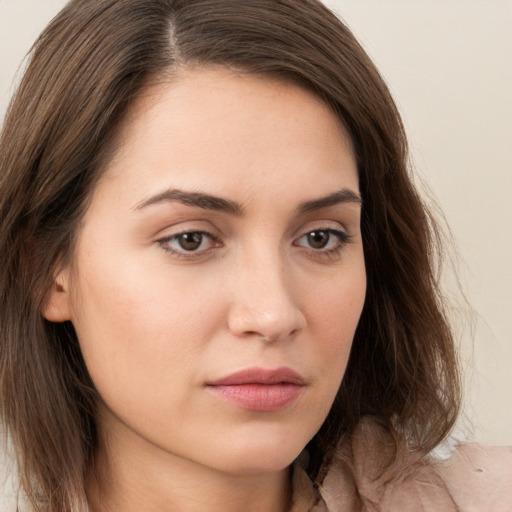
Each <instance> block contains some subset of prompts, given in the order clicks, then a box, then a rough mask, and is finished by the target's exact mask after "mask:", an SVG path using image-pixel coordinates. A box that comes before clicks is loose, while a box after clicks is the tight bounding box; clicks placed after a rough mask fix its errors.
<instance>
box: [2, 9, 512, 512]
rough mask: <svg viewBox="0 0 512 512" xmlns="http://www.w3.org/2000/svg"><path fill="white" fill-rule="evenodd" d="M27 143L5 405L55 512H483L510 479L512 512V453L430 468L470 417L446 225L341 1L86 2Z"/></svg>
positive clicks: (31, 118) (31, 79)
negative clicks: (446, 280) (449, 298)
mask: <svg viewBox="0 0 512 512" xmlns="http://www.w3.org/2000/svg"><path fill="white" fill-rule="evenodd" d="M0 144H1V145H0V151H1V152H0V154H1V157H0V158H1V161H0V169H1V178H0V179H1V182H0V190H1V203H0V219H1V220H0V222H1V223H2V224H1V231H0V232H1V237H2V238H1V243H0V246H1V250H2V256H1V258H2V261H4V262H5V263H4V266H3V269H2V272H1V274H0V275H1V281H0V283H1V286H0V289H1V302H0V311H2V320H1V323H0V328H1V334H0V337H1V353H0V361H1V362H0V368H1V396H2V414H3V419H4V422H5V425H6V427H7V428H8V430H9V433H10V435H11V436H12V440H13V444H14V446H15V449H16V453H17V458H18V462H19V473H20V478H21V484H22V487H23V491H24V493H25V495H26V496H27V497H28V500H29V502H30V504H31V506H32V507H34V508H35V509H36V510H41V511H59V512H61V511H64V510H78V511H80V510H87V509H89V510H91V511H93V512H99V511H108V510H116V511H131V510H147V511H153V510H155V511H156V510H158V511H167V510H180V511H187V510H195V511H200V510H222V511H230V510H245V511H261V510H265V511H269V512H272V511H280V512H282V511H285V510H293V511H294V512H298V511H306V510H317V511H320V510H330V511H338V510H419V509H420V507H421V506H423V507H424V508H425V509H426V510H436V511H437V510H465V509H468V510H469V507H468V506H467V503H466V501H465V500H467V499H468V498H467V493H466V491H467V490H468V489H472V488H474V487H475V486H476V485H484V484H485V483H486V482H489V481H492V485H493V491H492V493H489V492H487V491H486V492H485V493H484V492H476V493H475V492H473V493H472V494H471V500H472V502H471V506H473V505H474V504H475V503H477V502H478V500H480V504H481V507H483V508H481V509H482V510H485V509H486V508H485V507H487V506H488V505H490V506H492V507H494V509H495V510H509V507H510V501H508V502H507V500H509V494H508V492H509V491H508V490H507V488H506V485H507V482H509V481H510V476H511V475H512V470H511V462H510V459H511V457H510V453H504V452H500V451H498V452H496V454H494V453H493V459H492V469H494V470H496V468H499V471H498V476H497V477H496V478H494V477H492V478H491V477H490V475H488V474H487V465H488V463H486V462H485V460H482V457H481V456H480V455H479V454H480V451H479V450H480V449H479V448H474V447H471V446H469V447H464V448H463V449H461V450H462V451H459V452H458V455H454V457H453V458H452V459H451V460H450V461H449V462H448V463H445V464H436V463H434V462H433V461H432V460H431V459H429V458H428V454H429V452H430V451H431V450H432V449H433V448H434V447H436V446H438V445H439V444H440V442H441V441H442V440H443V439H444V438H445V437H446V436H447V434H448V433H449V432H450V429H451V428H452V426H453V424H454V421H455V419H456V416H457V410H458V403H459V387H458V375H457V369H456V362H455V355H454V348H453V339H452V334H451V332H450V328H449V326H448V324H447V322H446V319H445V316H444V311H443V307H442V300H441V298H440V294H439V291H438V289H437V280H436V274H435V264H436V262H437V251H438V244H437V242H438V237H437V231H436V228H435V224H434V223H433V221H432V219H431V218H430V215H429V213H428V211H427V210H426V209H425V208H424V206H423V204H422V202H421V200H420V198H419V197H418V195H417V193H416V191H415V189H414V187H413V186H412V184H411V182H410V179H409V176H408V173H407V168H406V158H407V148H406V139H405V135H404V133H403V128H402V125H401V122H400V118H399V115H398V113H397V111H396V108H395V106H394V104H393V101H392V99H391V97H390V95H389V92H388V91H387V89H386V87H385V85H384V83H383V81H382V79H381V78H380V76H379V74H378V73H377V71H376V70H375V68H374V66H373V65H372V63H371V61H370V60H369V59H368V57H367V56H366V55H365V53H364V51H363V50H362V49H361V48H360V46H359V45H358V44H357V42H356V41H355V39H354V38H353V36H352V35H351V33H350V32H349V30H348V29H347V28H346V27H345V26H344V25H343V24H342V23H341V22H340V21H339V20H338V19H336V18H335V17H334V16H333V15H332V14H331V13H330V12H329V11H328V10H327V9H326V8H325V7H324V6H323V5H322V4H320V3H319V2H316V1H311V0H302V1H296V0H295V1H291V0H283V1H275V0H253V1H249V2H234V1H232V0H231V1H226V0H188V1H170V0H133V1H130V2H118V1H115V0H100V1H97V0H96V1H92V0H91V1H84V0H82V1H72V2H70V3H69V4H68V6H67V7H66V8H65V9H64V10H63V11H62V12H61V13H60V14H59V16H57V18H56V19H55V20H54V21H53V22H52V23H51V24H50V26H49V27H48V28H47V29H46V30H45V32H44V33H43V34H42V36H41V37H40V39H39V40H38V42H37V43H36V46H35V48H34V51H33V54H32V59H31V63H30V65H29V67H28V69H27V72H26V74H25V77H24V79H23V81H22V83H21V85H20V88H19V90H18V92H17V94H16V96H15V98H14V100H13V103H12V105H11V108H10V110H9V112H8V116H7V118H6V121H5V124H4V129H3V133H2V139H1V143H0ZM485 457H487V452H486V453H485ZM485 457H484V458H485ZM461 458H466V459H468V460H470V461H471V462H470V463H466V464H461V463H460V460H461ZM476 463H478V464H485V465H484V466H478V468H477V469H481V470H482V471H481V472H477V473H474V475H472V477H471V478H469V479H468V478H467V476H466V473H465V472H468V471H470V472H474V469H475V467H476V466H473V464H476ZM482 477H483V478H484V479H485V482H484V484H481V483H480V480H482ZM489 478H491V480H489ZM461 480H462V481H463V482H465V483H464V485H463V486H461V483H460V481H461ZM485 485H486V484H485ZM372 507H373V508H372ZM500 507H501V508H500Z"/></svg>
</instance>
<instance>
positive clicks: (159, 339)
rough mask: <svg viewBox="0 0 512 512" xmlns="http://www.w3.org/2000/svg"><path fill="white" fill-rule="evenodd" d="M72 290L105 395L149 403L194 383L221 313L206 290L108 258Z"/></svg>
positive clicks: (89, 361) (86, 350)
mask: <svg viewBox="0 0 512 512" xmlns="http://www.w3.org/2000/svg"><path fill="white" fill-rule="evenodd" d="M82 268H85V265H83V267H82ZM167 273H169V272H168V271H167ZM77 296H78V299H77V301H76V304H75V307H74V310H75V311H76V314H75V315H74V319H73V323H74V325H75V329H76V331H77V335H78V338H79V340H80V345H81V349H82V353H83V356H84V359H85V362H86V365H87V368H88V370H89V373H90V375H91V378H92V379H93V382H94V383H95V385H96V387H97V388H98V391H99V392H100V394H101V395H102V397H103V399H104V400H105V401H107V402H108V401H112V402H114V401H115V400H116V399H118V398H122V399H123V400H127V401H133V403H135V402H136V401H137V400H138V399H139V400H141V399H142V401H143V402H146V403H147V405H148V406H150V403H151V401H152V400H155V403H156V402H157V401H158V398H159V397H158V395H159V394H160V393H163V392H164V391H163V390H165V389H166V390H169V389H177V388H180V387H183V388H186V386H192V385H194V381H193V380H194V376H195V373H194V371H193V369H194V368H196V367H197V365H198V364H200V362H201V358H202V357H204V344H205V343H206V340H208V339H209V338H211V335H212V332H213V331H214V330H215V329H216V328H217V327H218V324H219V321H220V320H219V319H220V317H221V316H222V313H221V312H220V311H219V308H220V305H218V303H216V302H215V301H211V300H209V299H208V295H207V294H205V293H200V290H197V289H196V287H194V286H190V282H187V281H186V280H184V279H180V277H179V276H176V275H173V276H169V278H166V268H165V267H162V266H159V267H151V266H149V265H138V266H137V268H136V269H135V268H133V266H132V265H130V264H126V265H125V264H123V262H122V261H119V260H117V264H116V265H115V269H114V268H113V267H112V263H111V262H110V261H107V262H103V263H102V264H99V263H98V264H97V265H95V267H94V268H92V269H88V271H87V272H86V271H85V270H84V272H83V274H82V275H81V279H80V289H79V290H78V293H77ZM205 302H208V307H206V304H205ZM198 318H200V319H201V321H198ZM110 399H112V400H110ZM166 400H167V401H168V400H169V397H167V398H166Z"/></svg>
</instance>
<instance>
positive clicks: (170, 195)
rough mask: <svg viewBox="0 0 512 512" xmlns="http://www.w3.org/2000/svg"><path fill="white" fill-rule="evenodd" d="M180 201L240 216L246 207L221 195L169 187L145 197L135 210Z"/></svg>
mask: <svg viewBox="0 0 512 512" xmlns="http://www.w3.org/2000/svg"><path fill="white" fill-rule="evenodd" d="M174 201H176V202H178V203H182V204H184V205H186V206H196V207H198V208H202V209H204V210H217V211H221V212H226V213H229V214H231V215H236V216H237V217H240V216H242V215H243V213H244V209H243V207H242V205H241V204H239V203H236V202H235V201H230V200H228V199H223V198H221V197H216V196H212V195H209V194H203V193H201V192H186V191H184V190H179V189H169V190H165V191H164V192H161V193H160V194H156V195H154V196H151V197H149V198H148V199H144V200H143V201H141V202H140V203H138V204H137V205H136V206H135V208H134V210H142V209H143V208H146V207H148V206H151V205H154V204H158V203H166V202H174Z"/></svg>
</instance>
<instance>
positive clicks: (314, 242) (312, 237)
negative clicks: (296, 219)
mask: <svg viewBox="0 0 512 512" xmlns="http://www.w3.org/2000/svg"><path fill="white" fill-rule="evenodd" d="M330 237H331V233H330V232H329V231H311V232H310V233H308V234H307V240H308V244H309V246H310V247H312V248H313V249H323V248H324V247H325V246H326V245H327V244H328V243H329V239H330Z"/></svg>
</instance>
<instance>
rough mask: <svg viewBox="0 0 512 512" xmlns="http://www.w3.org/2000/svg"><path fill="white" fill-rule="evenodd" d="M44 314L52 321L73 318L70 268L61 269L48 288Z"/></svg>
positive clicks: (63, 320)
mask: <svg viewBox="0 0 512 512" xmlns="http://www.w3.org/2000/svg"><path fill="white" fill-rule="evenodd" d="M42 313H43V316H44V317H45V318H46V320H49V321H50V322H65V321H66V320H71V302H70V290H69V270H68V269H67V268H66V269H64V270H61V271H60V272H59V273H58V274H57V276H56V277H55V278H54V280H53V283H52V286H51V288H50V289H49V290H48V294H47V296H46V300H45V303H44V305H43V309H42Z"/></svg>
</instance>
